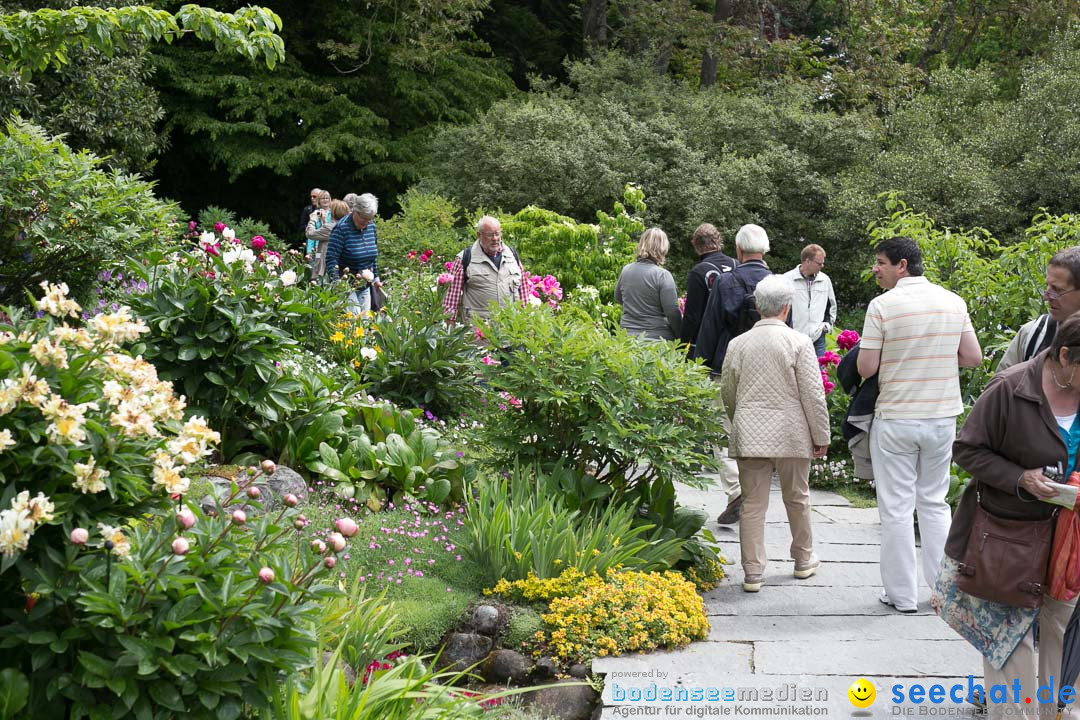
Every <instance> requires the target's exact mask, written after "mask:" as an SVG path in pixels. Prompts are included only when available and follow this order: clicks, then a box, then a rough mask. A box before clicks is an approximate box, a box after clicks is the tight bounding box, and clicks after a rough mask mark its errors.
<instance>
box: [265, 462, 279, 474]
mask: <svg viewBox="0 0 1080 720" xmlns="http://www.w3.org/2000/svg"><path fill="white" fill-rule="evenodd" d="M262 471H263V472H264V473H266V474H267V475H273V474H274V473H276V472H277V465H276V464H275V463H274V461H273V460H263V461H262Z"/></svg>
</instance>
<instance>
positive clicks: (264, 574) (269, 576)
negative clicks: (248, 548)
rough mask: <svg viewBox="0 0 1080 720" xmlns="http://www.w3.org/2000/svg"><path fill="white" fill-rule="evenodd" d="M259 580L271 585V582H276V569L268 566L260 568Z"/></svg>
mask: <svg viewBox="0 0 1080 720" xmlns="http://www.w3.org/2000/svg"><path fill="white" fill-rule="evenodd" d="M259 582H261V583H263V584H264V585H269V584H270V583H272V582H274V571H273V570H271V569H270V568H268V567H263V568H260V569H259Z"/></svg>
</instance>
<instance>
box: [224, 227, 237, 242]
mask: <svg viewBox="0 0 1080 720" xmlns="http://www.w3.org/2000/svg"><path fill="white" fill-rule="evenodd" d="M221 237H223V238H225V239H226V240H235V239H236V231H235V230H233V229H232V228H231V227H226V228H225V229H224V230H222V231H221Z"/></svg>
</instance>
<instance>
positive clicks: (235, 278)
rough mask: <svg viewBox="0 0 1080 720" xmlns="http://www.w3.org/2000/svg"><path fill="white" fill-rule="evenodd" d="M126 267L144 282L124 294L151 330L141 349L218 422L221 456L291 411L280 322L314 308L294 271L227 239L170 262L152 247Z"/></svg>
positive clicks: (291, 344)
mask: <svg viewBox="0 0 1080 720" xmlns="http://www.w3.org/2000/svg"><path fill="white" fill-rule="evenodd" d="M207 243H209V241H207ZM279 271H280V273H279ZM129 272H132V273H135V274H137V275H138V276H139V277H140V278H141V279H143V280H145V281H146V283H147V290H146V292H144V293H136V294H132V295H131V296H130V302H131V306H132V309H133V310H134V312H135V314H136V315H137V316H138V317H139V318H141V319H143V320H144V321H145V322H146V323H147V324H148V325H149V327H150V330H151V332H150V333H149V335H147V337H146V338H145V339H144V343H145V347H144V348H143V350H142V352H143V354H144V355H145V356H146V358H147V359H148V360H151V361H152V362H154V363H155V364H156V365H157V367H158V369H159V372H160V373H161V375H162V377H163V378H166V379H168V380H172V381H173V382H174V383H176V385H177V387H178V388H179V389H180V390H182V391H183V393H184V394H185V395H186V397H187V400H188V403H189V405H190V406H191V407H192V408H193V410H195V411H197V412H199V413H202V414H204V415H206V416H207V417H208V418H210V419H211V421H212V423H213V424H215V426H217V427H218V428H219V430H220V432H221V433H222V436H223V438H224V440H223V443H222V452H223V454H224V456H225V457H226V458H228V457H232V456H233V455H234V454H236V453H237V452H238V451H239V450H241V449H243V447H244V445H245V441H246V438H247V435H248V428H249V427H258V426H259V425H260V424H264V423H274V422H278V421H279V420H280V419H281V418H282V417H283V416H287V415H288V414H289V413H291V412H293V411H294V410H295V409H296V403H295V402H294V400H293V394H294V393H297V392H298V391H300V390H301V389H302V388H301V385H300V383H298V382H297V381H296V380H294V379H292V378H289V377H287V376H285V374H283V373H282V372H281V370H280V369H279V368H278V367H277V364H278V362H279V361H280V359H281V358H282V357H284V356H285V355H286V354H287V353H290V352H292V351H294V350H295V349H296V348H297V347H298V343H297V341H296V340H295V339H294V338H293V337H292V335H291V334H290V333H289V332H287V331H285V330H283V329H282V327H281V326H282V325H287V324H288V323H290V322H295V323H302V322H304V321H305V320H306V319H307V318H308V317H309V316H311V315H313V314H317V313H319V312H320V311H319V310H318V309H315V308H312V307H311V306H310V305H309V304H308V303H307V298H306V297H305V290H304V289H303V288H301V287H298V282H297V280H298V279H299V277H300V276H299V274H298V273H297V272H296V271H295V270H293V269H291V268H290V269H285V270H281V268H280V259H279V258H277V256H275V255H274V254H271V253H261V255H260V254H257V253H255V252H253V251H252V250H250V249H248V248H247V247H246V246H242V245H238V244H232V243H228V242H226V243H225V244H224V246H220V247H219V246H211V247H210V248H209V251H205V252H204V251H203V250H198V249H196V250H193V251H192V252H187V253H182V254H180V255H179V256H176V257H175V258H172V259H170V258H167V257H166V256H164V255H163V254H161V253H150V254H149V255H147V256H145V257H144V258H141V259H139V260H132V262H131V263H130V265H129Z"/></svg>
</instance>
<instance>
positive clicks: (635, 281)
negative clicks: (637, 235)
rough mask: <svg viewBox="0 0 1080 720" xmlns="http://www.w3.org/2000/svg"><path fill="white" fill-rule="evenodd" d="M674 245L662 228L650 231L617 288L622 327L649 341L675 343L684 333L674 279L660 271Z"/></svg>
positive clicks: (616, 300)
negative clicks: (680, 332)
mask: <svg viewBox="0 0 1080 720" xmlns="http://www.w3.org/2000/svg"><path fill="white" fill-rule="evenodd" d="M670 247H671V245H670V244H669V243H668V237H667V234H666V233H665V232H664V231H663V230H661V229H660V228H657V227H654V228H649V229H648V230H646V231H645V232H643V233H642V234H641V239H640V240H638V246H637V259H636V260H635V261H634V262H632V263H630V264H629V265H627V266H625V267H624V268H623V269H622V272H621V273H620V274H619V281H618V282H617V283H616V284H615V302H617V303H619V304H620V305H622V319H620V320H619V325H620V326H621V327H622V328H623V329H624V330H626V332H628V333H630V334H631V335H638V336H640V337H643V338H646V339H649V340H674V339H676V338H677V337H679V331H680V330H681V329H682V313H680V312H679V298H678V293H676V292H675V279H674V278H673V277H671V273H670V272H668V271H667V270H665V269H664V268H663V267H661V266H662V265H663V264H664V260H665V259H666V258H667V254H668V250H669V249H670Z"/></svg>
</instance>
